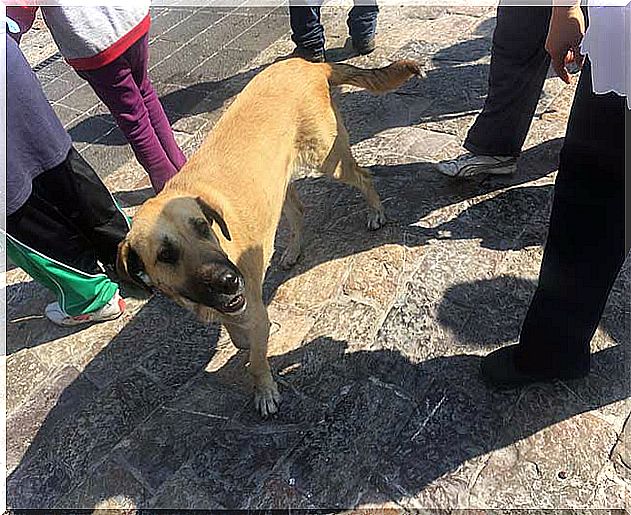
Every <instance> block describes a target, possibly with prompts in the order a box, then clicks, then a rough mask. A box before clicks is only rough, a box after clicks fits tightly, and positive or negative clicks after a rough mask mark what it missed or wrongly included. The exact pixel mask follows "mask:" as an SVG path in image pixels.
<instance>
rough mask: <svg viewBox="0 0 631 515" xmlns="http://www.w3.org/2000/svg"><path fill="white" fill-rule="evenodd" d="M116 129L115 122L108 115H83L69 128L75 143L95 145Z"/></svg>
mask: <svg viewBox="0 0 631 515" xmlns="http://www.w3.org/2000/svg"><path fill="white" fill-rule="evenodd" d="M115 127H116V125H115V123H114V120H113V119H112V118H111V116H108V115H99V114H95V115H91V114H88V115H83V116H81V117H79V118H78V119H77V120H75V121H74V122H73V123H72V124H71V126H70V127H69V128H68V133H69V134H70V137H71V138H72V141H73V143H75V144H76V143H95V142H98V141H99V140H103V139H104V137H105V136H106V135H107V134H108V133H109V132H111V131H112V129H114V128H115Z"/></svg>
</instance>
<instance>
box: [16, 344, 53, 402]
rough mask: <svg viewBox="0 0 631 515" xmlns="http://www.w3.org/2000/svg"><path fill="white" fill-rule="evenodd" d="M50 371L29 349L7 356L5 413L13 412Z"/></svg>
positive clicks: (42, 384)
mask: <svg viewBox="0 0 631 515" xmlns="http://www.w3.org/2000/svg"><path fill="white" fill-rule="evenodd" d="M51 365H53V364H51ZM53 366H54V365H53ZM50 372H51V368H50V366H49V365H47V364H44V363H42V362H41V361H40V360H39V359H38V358H37V356H35V354H33V353H32V352H31V351H29V350H23V351H21V352H18V353H15V354H13V355H11V356H9V357H8V358H7V390H6V392H7V393H6V399H7V413H13V412H14V411H15V410H16V409H17V408H18V407H19V406H20V405H21V404H23V403H25V402H26V401H27V400H28V399H29V398H31V396H32V395H33V394H34V393H35V392H36V391H37V390H39V389H40V388H41V387H42V386H44V380H45V379H46V378H47V376H48V375H49V374H50Z"/></svg>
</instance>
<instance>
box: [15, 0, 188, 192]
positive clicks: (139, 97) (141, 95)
mask: <svg viewBox="0 0 631 515" xmlns="http://www.w3.org/2000/svg"><path fill="white" fill-rule="evenodd" d="M149 6H150V2H149V1H148V0H139V1H135V2H132V3H131V4H130V6H125V7H114V6H98V5H95V6H77V5H73V6H60V5H55V6H42V7H41V10H42V14H43V17H44V21H45V22H46V25H47V26H48V28H49V30H50V32H51V34H52V36H53V39H54V40H55V43H57V46H58V47H59V51H60V52H61V54H62V55H63V56H64V58H65V59H66V61H67V62H68V64H70V66H72V67H73V68H74V69H75V71H76V72H77V73H78V74H79V76H81V77H82V78H83V79H85V80H86V81H87V82H88V83H89V84H90V86H92V89H93V90H94V92H95V93H96V95H97V96H98V97H99V98H100V99H101V101H102V102H103V103H104V104H105V105H106V106H107V108H108V109H109V110H110V112H111V113H112V116H113V117H114V119H115V120H116V123H117V124H118V126H119V128H120V129H121V131H122V132H123V134H124V135H125V138H126V139H127V141H128V142H129V144H130V145H131V147H132V149H133V151H134V154H135V155H136V158H137V159H138V162H139V163H140V164H141V166H142V167H143V168H144V169H145V171H146V172H147V174H148V175H149V178H150V180H151V184H152V186H153V189H154V190H155V191H156V193H157V192H160V191H161V190H162V188H163V187H164V185H165V183H166V182H167V181H168V180H169V179H170V178H171V177H173V176H174V175H175V174H176V173H177V172H178V171H179V170H180V169H181V168H182V166H183V165H184V163H185V162H186V157H185V156H184V153H183V152H182V150H181V149H180V147H179V146H178V144H177V142H176V141H175V136H174V134H173V130H172V129H171V125H170V123H169V120H168V118H167V116H166V114H165V112H164V109H163V107H162V104H161V103H160V99H159V98H158V95H157V93H156V91H155V88H154V87H153V84H152V83H151V80H150V78H149V74H148V61H149V34H148V33H149V27H150V25H151V17H150V14H149ZM36 9H37V7H30V8H29V7H7V14H8V15H9V17H11V16H12V15H13V14H14V13H15V15H16V17H17V18H18V20H17V21H18V23H20V24H21V26H22V28H27V27H30V25H31V24H32V18H34V16H35V12H36ZM29 10H30V11H29ZM25 11H27V12H29V14H30V17H31V19H30V20H29V19H28V17H27V16H26V15H25Z"/></svg>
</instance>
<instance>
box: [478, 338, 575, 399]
mask: <svg viewBox="0 0 631 515" xmlns="http://www.w3.org/2000/svg"><path fill="white" fill-rule="evenodd" d="M517 347H518V346H517V345H508V346H506V347H502V348H501V349H498V350H496V351H494V352H491V353H490V354H489V355H487V356H486V357H484V358H483V359H482V364H481V365H480V374H481V375H482V379H483V380H484V381H485V382H486V383H487V384H489V385H492V386H495V387H497V388H501V389H510V388H519V387H520V386H526V385H529V384H532V383H542V382H551V381H554V380H557V379H562V380H569V379H580V378H582V377H585V376H587V372H576V373H570V372H566V373H563V374H559V375H557V376H553V375H537V374H532V373H528V372H526V371H523V370H520V368H519V367H518V366H517V364H516V361H515V355H516V351H517ZM542 359H545V358H542Z"/></svg>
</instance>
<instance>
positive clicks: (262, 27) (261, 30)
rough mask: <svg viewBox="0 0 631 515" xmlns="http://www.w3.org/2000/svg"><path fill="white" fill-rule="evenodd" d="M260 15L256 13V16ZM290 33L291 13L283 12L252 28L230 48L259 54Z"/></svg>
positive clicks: (232, 43)
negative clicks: (253, 51)
mask: <svg viewBox="0 0 631 515" xmlns="http://www.w3.org/2000/svg"><path fill="white" fill-rule="evenodd" d="M257 14H258V13H256V12H255V13H254V15H255V16H256V15H257ZM289 31H290V28H289V13H288V12H284V11H281V10H280V9H279V10H278V11H277V12H275V15H271V16H270V15H268V16H266V17H265V18H263V19H261V20H260V21H258V22H257V23H256V25H253V26H252V27H250V28H249V29H248V30H247V31H246V32H245V33H243V34H242V35H241V36H239V37H238V38H237V39H236V40H234V41H232V42H231V43H230V45H229V48H236V49H240V50H255V51H256V52H257V53H258V52H261V51H262V50H263V49H265V48H267V47H268V46H269V45H271V44H272V43H273V42H274V41H276V40H277V39H279V38H281V37H283V36H285V35H286V34H288V33H289Z"/></svg>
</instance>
